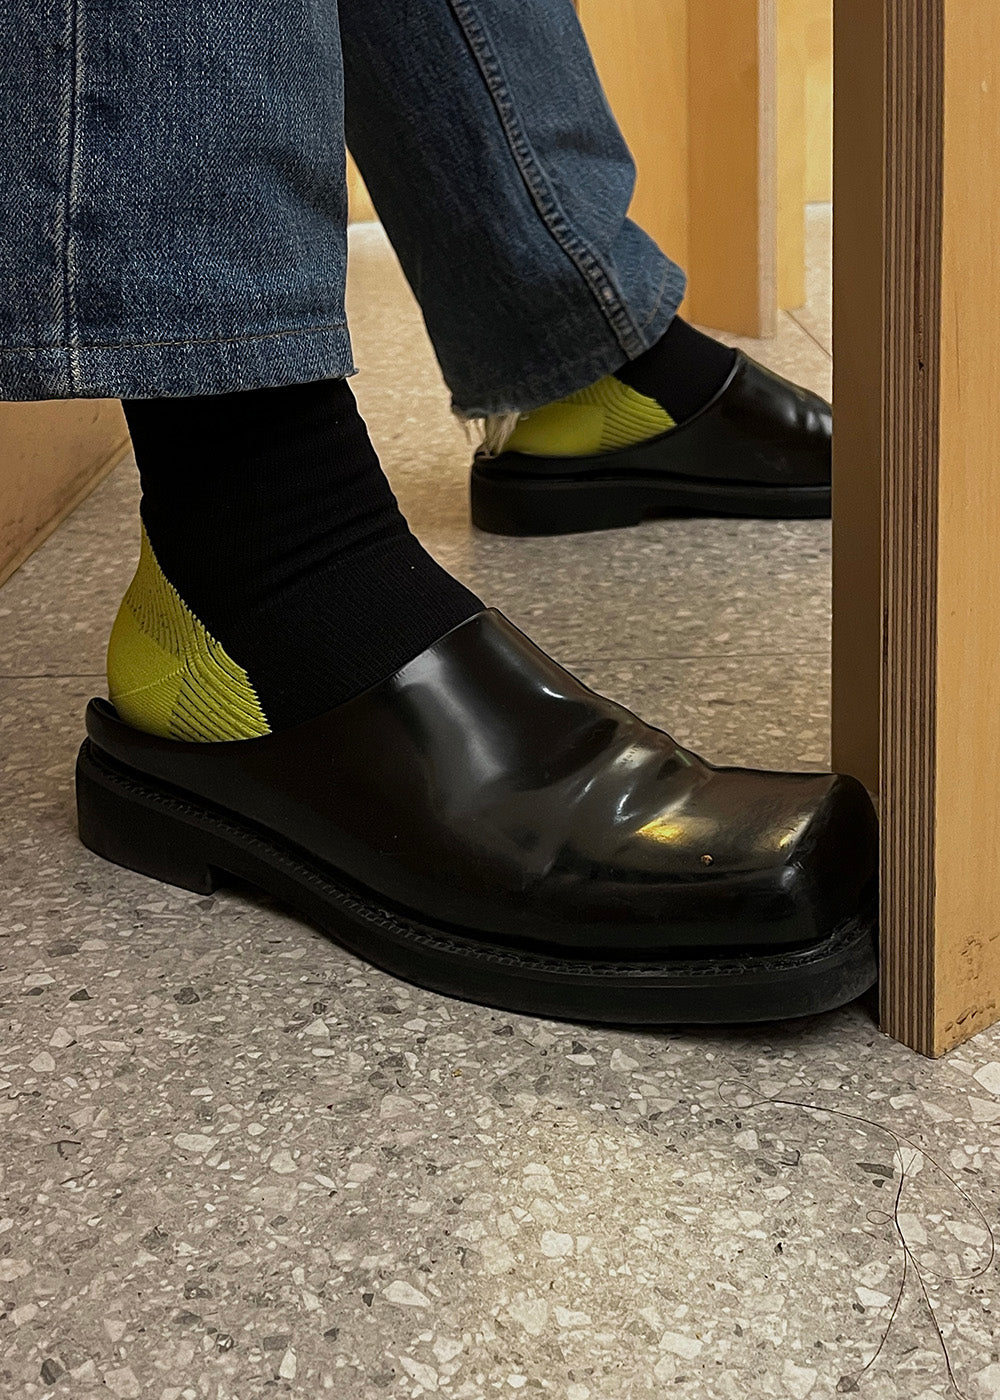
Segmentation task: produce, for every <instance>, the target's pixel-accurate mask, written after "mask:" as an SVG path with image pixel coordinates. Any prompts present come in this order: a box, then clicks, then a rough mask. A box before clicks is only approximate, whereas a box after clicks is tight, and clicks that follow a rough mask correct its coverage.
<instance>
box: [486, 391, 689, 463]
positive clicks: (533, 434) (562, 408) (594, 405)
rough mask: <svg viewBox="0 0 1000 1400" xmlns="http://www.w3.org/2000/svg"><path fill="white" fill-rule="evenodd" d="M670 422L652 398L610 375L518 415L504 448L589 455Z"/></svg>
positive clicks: (642, 439) (658, 431)
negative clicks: (518, 417) (529, 411)
mask: <svg viewBox="0 0 1000 1400" xmlns="http://www.w3.org/2000/svg"><path fill="white" fill-rule="evenodd" d="M676 426H677V425H676V423H675V421H674V419H673V418H671V416H670V414H669V413H668V412H667V411H666V409H664V408H662V407H661V406H660V404H658V403H657V402H656V400H655V399H651V398H647V396H646V395H645V394H640V393H639V391H638V390H637V389H633V388H632V387H631V386H630V385H628V384H623V383H622V381H621V380H620V379H616V378H615V376H614V375H613V374H608V375H605V377H604V378H603V379H599V380H598V381H597V383H596V384H591V385H590V386H589V388H586V389H579V390H577V392H576V393H575V394H567V396H566V397H565V398H564V399H557V400H556V401H555V402H554V403H549V404H545V405H544V407H542V408H536V409H534V410H533V411H532V412H531V413H525V414H524V415H522V417H521V418H520V419H519V420H518V422H517V424H516V426H515V427H514V430H513V432H512V433H511V434H510V435H509V436H508V437H507V439H506V441H505V442H504V443H503V447H502V450H503V451H505V452H523V453H525V454H527V455H528V456H533V457H590V456H594V455H596V454H598V453H601V452H613V451H614V450H615V449H616V448H619V447H631V446H633V445H634V444H635V443H637V442H646V441H647V440H648V439H649V438H653V437H658V436H659V435H660V434H661V433H666V432H669V431H670V429H671V428H674V427H676Z"/></svg>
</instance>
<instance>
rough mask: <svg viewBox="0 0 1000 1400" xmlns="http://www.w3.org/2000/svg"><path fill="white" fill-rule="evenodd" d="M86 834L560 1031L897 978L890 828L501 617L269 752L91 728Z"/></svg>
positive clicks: (121, 855) (758, 1016) (710, 1013)
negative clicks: (680, 741) (712, 750)
mask: <svg viewBox="0 0 1000 1400" xmlns="http://www.w3.org/2000/svg"><path fill="white" fill-rule="evenodd" d="M87 729H88V734H89V737H88V739H87V740H86V741H85V743H84V745H83V748H82V749H81V752H80V757H79V762H78V768H77V796H78V807H79V820H80V835H81V837H82V839H83V841H84V842H85V843H86V845H88V846H89V847H90V848H91V850H93V851H96V852H97V853H98V854H99V855H102V856H105V857H106V858H107V859H108V860H112V861H115V862H117V863H118V864H119V865H124V866H127V867H129V868H130V869H132V870H137V871H140V872H142V873H143V874H145V875H151V876H154V877H155V878H157V879H160V880H166V881H168V882H169V883H170V884H175V885H181V886H183V887H184V888H185V889H191V890H197V891H199V892H201V893H203V894H207V893H209V892H210V891H211V890H213V889H214V888H215V887H216V885H217V884H219V883H221V882H225V880H226V879H227V878H228V877H237V878H238V879H241V880H248V881H250V882H252V883H253V884H255V885H257V886H259V887H260V888H262V889H265V890H267V891H269V892H270V893H271V894H273V895H275V896H277V897H278V898H279V899H281V900H282V901H284V902H286V903H287V904H288V905H290V906H292V907H293V908H295V909H296V910H298V911H299V912H300V913H301V914H302V915H304V916H305V918H307V919H309V920H311V921H312V922H314V923H315V924H317V925H318V926H319V927H320V928H322V929H323V930H325V931H326V932H327V933H329V934H330V935H332V937H334V938H335V939H336V940H337V941H338V942H339V943H341V944H343V945H344V947H346V948H348V949H350V950H351V952H353V953H355V954H357V955H358V956H359V957H362V958H365V959H367V960H368V961H370V962H372V963H374V964H376V965H377V966H378V967H381V968H384V969H386V970H387V971H388V972H391V973H394V974H395V975H396V976H398V977H402V978H405V979H406V980H407V981H410V982H415V983H418V984H419V985H421V986H424V987H430V988H432V989H434V990H435V991H439V992H444V993H447V994H448V995H451V996H457V997H462V998H464V999H466V1000H469V1001H475V1002H482V1003H485V1004H486V1005H489V1006H498V1007H505V1008H508V1009H511V1010H515V1011H522V1012H530V1013H536V1014H540V1015H545V1016H563V1017H572V1018H576V1019H581V1020H592V1021H606V1022H640V1023H642V1022H644V1023H652V1024H666V1023H683V1022H689V1023H691V1022H741V1021H760V1020H771V1019H774V1018H777V1017H786V1016H800V1015H804V1014H807V1013H812V1012H817V1011H823V1010H826V1009H828V1008H830V1007H834V1006H837V1005H839V1004H841V1003H843V1002H846V1001H849V1000H851V999H853V998H854V997H856V996H858V995H859V994H860V993H862V992H863V991H865V989H866V988H867V987H869V986H870V985H871V983H872V982H873V981H874V979H875V972H876V964H875V941H874V914H873V910H874V881H875V846H876V834H875V817H874V812H873V809H872V805H871V802H870V800H869V798H868V795H867V793H866V792H865V790H864V788H863V787H862V786H861V785H860V784H859V783H857V782H855V781H854V780H853V779H851V778H842V777H834V776H831V775H828V774H821V775H814V774H801V773H766V772H753V771H749V770H744V769H736V768H716V767H713V766H712V765H711V764H709V763H705V762H703V761H702V760H701V759H699V758H697V757H696V756H695V755H694V754H692V753H689V752H687V751H686V750H684V749H682V748H679V747H678V746H677V745H676V744H675V743H674V742H673V740H672V739H670V738H669V737H668V736H667V735H666V734H664V733H662V732H661V731H659V730H657V729H652V728H650V727H649V726H648V725H646V724H643V723H642V721H641V720H639V719H637V718H636V717H635V716H634V715H632V714H630V713H629V712H628V711H627V710H625V709H622V708H621V706H619V705H616V704H613V703H612V702H611V701H609V700H605V699H602V698H601V697H600V696H597V695H595V694H593V692H592V691H590V690H588V689H587V688H586V687H585V686H583V685H581V684H580V683H579V682H578V681H576V680H574V679H573V677H572V676H570V675H568V674H567V672H565V671H564V670H562V669H561V667H559V666H557V665H556V664H555V662H553V661H551V660H550V659H549V658H548V657H547V656H545V655H544V653H542V652H541V651H539V650H538V649H537V647H535V646H533V645H532V643H531V642H530V641H528V639H527V638H526V637H525V636H523V634H522V633H520V632H519V631H518V630H517V629H516V628H515V627H513V626H512V625H511V624H510V623H509V622H508V621H507V620H506V619H505V618H504V617H503V616H502V615H501V614H500V613H497V612H494V611H487V612H482V613H479V614H478V615H477V616H475V617H473V618H471V619H470V620H469V621H468V622H465V623H463V624H462V625H461V626H460V627H457V628H455V629H454V630H453V631H452V632H450V633H449V634H448V635H447V636H446V637H444V638H443V639H442V640H441V641H439V642H438V643H436V644H435V645H434V646H432V647H430V648H429V649H428V650H427V651H425V652H424V653H423V654H422V655H420V656H418V657H417V658H416V660H415V661H411V662H410V663H409V664H408V665H407V666H405V667H404V668H403V669H402V670H401V671H399V672H398V673H397V674H396V675H394V676H392V677H391V678H390V679H389V680H387V681H384V682H383V683H381V684H380V685H377V686H375V687H374V688H373V689H371V690H368V691H366V692H365V693H364V694H363V695H360V696H358V697H357V698H356V699H354V700H350V701H348V702H347V703H346V704H344V705H340V706H339V707H338V708H337V709H335V710H332V711H330V713H328V714H325V715H322V716H320V717H319V718H317V719H313V720H310V721H308V722H307V723H305V724H300V725H298V726H296V727H295V728H294V729H288V730H284V731H282V732H280V733H276V734H272V735H268V736H266V737H265V738H261V739H246V740H238V741H233V742H230V743H208V744H197V743H181V742H175V741H172V740H169V739H160V738H156V737H154V736H153V735H150V734H145V733H142V732H140V731H139V730H136V729H133V728H131V727H130V726H129V725H127V724H125V723H123V722H122V720H120V719H119V718H118V717H117V715H116V714H115V711H114V709H113V708H112V707H111V705H109V704H108V703H107V701H104V700H93V701H91V703H90V706H89V708H88V711H87Z"/></svg>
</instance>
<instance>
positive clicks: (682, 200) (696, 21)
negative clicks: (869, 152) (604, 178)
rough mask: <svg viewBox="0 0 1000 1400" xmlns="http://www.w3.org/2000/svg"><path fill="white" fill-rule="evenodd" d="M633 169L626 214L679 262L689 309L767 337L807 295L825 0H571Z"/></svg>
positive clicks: (819, 171)
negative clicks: (781, 314) (705, 0)
mask: <svg viewBox="0 0 1000 1400" xmlns="http://www.w3.org/2000/svg"><path fill="white" fill-rule="evenodd" d="M577 8H578V10H579V13H580V18H581V21H582V23H583V26H584V29H585V31H586V33H587V38H588V40H589V42H590V46H591V49H592V51H593V54H594V59H595V62H596V64H597V69H598V72H599V73H600V76H601V80H602V82H603V84H604V87H605V89H606V91H607V94H608V97H609V100H610V102H611V106H612V108H613V110H614V112H615V115H616V116H617V118H618V121H619V123H620V124H621V127H622V130H623V132H624V134H625V137H626V139H627V141H628V142H629V145H630V146H631V148H632V151H633V154H634V155H635V158H636V164H637V167H638V179H637V183H636V192H635V199H634V201H633V206H632V216H633V218H635V219H636V221H637V222H638V223H640V224H641V225H642V226H643V227H644V228H646V229H647V230H648V231H649V232H650V233H651V234H652V235H653V237H654V238H656V239H657V241H658V242H659V243H660V245H661V246H662V247H663V248H664V249H665V251H666V252H667V253H669V254H670V256H671V257H673V258H674V259H675V260H676V261H677V262H679V263H681V264H682V265H683V266H684V267H686V268H687V270H688V273H689V291H688V299H687V302H686V303H685V308H684V310H685V314H686V315H688V316H690V317H691V318H692V319H694V320H698V321H701V322H702V323H704V324H706V325H710V326H715V327H717V328H719V329H723V330H729V331H737V332H742V333H744V334H747V335H768V334H770V333H771V332H772V331H773V329H774V326H775V320H776V312H777V309H778V307H779V306H782V307H794V306H800V305H801V304H802V302H803V300H804V299H805V208H804V206H805V203H806V201H807V200H809V199H814V200H818V199H828V198H829V197H830V190H831V179H832V174H831V143H832V135H831V127H830V122H831V112H832V94H833V52H832V45H833V18H832V14H833V0H716V3H714V4H712V5H705V4H701V3H696V0H616V3H615V4H614V5H609V4H607V0H579V3H578V7H577Z"/></svg>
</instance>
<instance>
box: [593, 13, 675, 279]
mask: <svg viewBox="0 0 1000 1400" xmlns="http://www.w3.org/2000/svg"><path fill="white" fill-rule="evenodd" d="M578 9H579V12H580V19H581V22H582V23H583V27H584V30H585V31H586V34H587V40H588V42H589V44H590V48H591V52H592V53H593V55H594V62H595V64H596V66H597V71H598V73H599V74H600V78H601V82H602V84H603V86H604V90H605V92H606V93H607V95H608V101H609V102H610V103H611V107H612V110H613V111H614V113H615V116H616V117H617V119H618V122H619V125H620V126H621V128H622V132H623V134H624V136H625V139H626V141H627V142H628V144H629V148H630V149H631V151H632V153H633V155H634V156H635V160H636V167H637V178H636V187H635V197H634V198H633V201H632V208H631V210H630V213H631V215H632V218H633V219H635V221H636V222H637V223H638V224H640V225H641V226H642V227H643V228H644V229H646V230H647V232H648V233H650V234H651V235H652V236H653V238H655V239H656V241H657V242H658V243H659V244H660V246H661V247H662V248H663V250H664V251H665V252H666V253H667V254H668V255H669V256H670V257H671V258H673V259H674V261H675V262H678V263H680V264H681V265H682V266H686V265H687V262H688V248H689V243H688V60H687V52H688V33H687V11H688V0H617V3H616V4H614V5H609V4H608V3H607V0H580V4H579V5H578Z"/></svg>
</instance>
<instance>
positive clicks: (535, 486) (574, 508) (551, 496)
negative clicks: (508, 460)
mask: <svg viewBox="0 0 1000 1400" xmlns="http://www.w3.org/2000/svg"><path fill="white" fill-rule="evenodd" d="M469 491H470V500H469V504H470V510H471V515H472V523H473V525H475V526H476V528H477V529H479V530H485V531H487V532H488V533H489V534H491V535H570V534H579V533H583V532H588V531H592V530H620V529H623V528H625V527H626V526H629V525H638V524H640V522H641V521H642V520H644V519H645V518H646V515H647V514H648V513H649V507H650V502H649V501H648V500H647V499H646V493H645V491H644V490H643V488H642V487H641V486H634V487H630V488H628V489H623V488H622V486H621V485H620V484H617V483H607V482H601V481H586V480H573V479H570V478H562V479H560V478H554V477H545V476H542V475H540V474H539V475H536V476H534V477H532V476H530V475H527V474H525V475H523V476H514V475H513V474H505V475H503V476H500V475H491V474H490V473H489V471H488V470H484V469H483V468H482V467H481V466H480V465H479V464H478V463H476V464H475V465H474V466H473V470H472V475H471V479H470V483H469Z"/></svg>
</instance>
